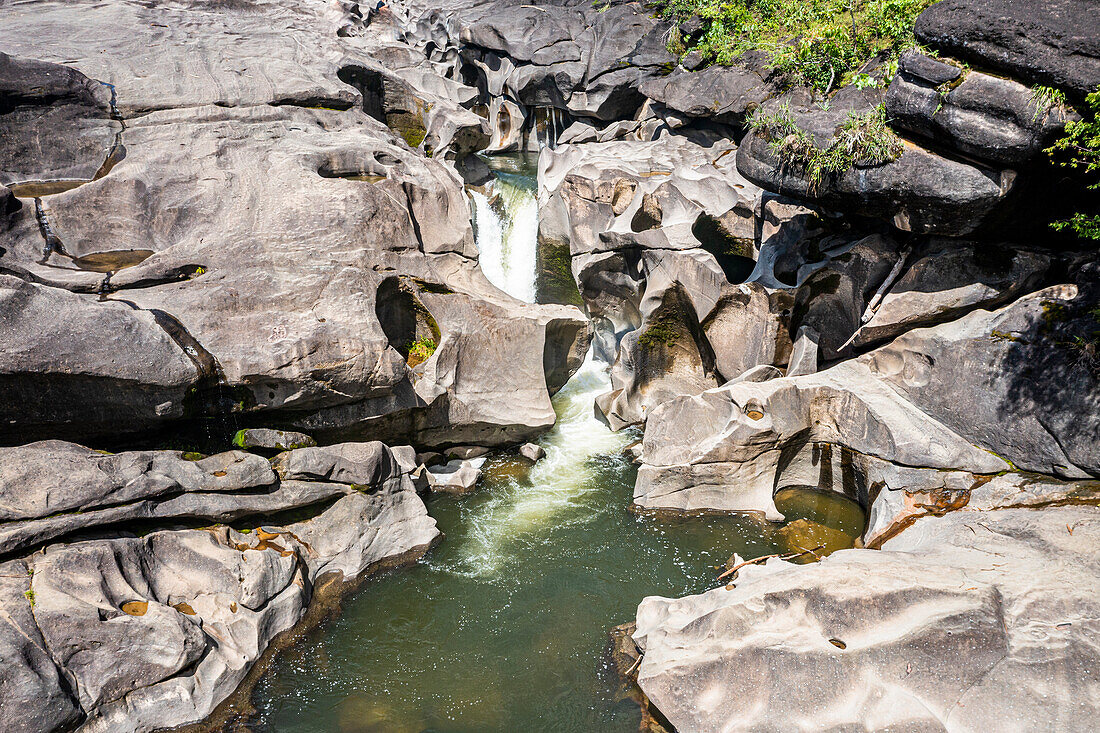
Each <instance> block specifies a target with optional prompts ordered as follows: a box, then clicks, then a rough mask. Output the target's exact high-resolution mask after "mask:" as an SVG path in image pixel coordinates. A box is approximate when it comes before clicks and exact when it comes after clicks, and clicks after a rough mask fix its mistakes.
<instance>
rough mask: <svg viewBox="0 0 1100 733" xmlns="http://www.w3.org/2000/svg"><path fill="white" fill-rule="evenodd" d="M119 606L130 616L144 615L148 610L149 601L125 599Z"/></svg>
mask: <svg viewBox="0 0 1100 733" xmlns="http://www.w3.org/2000/svg"><path fill="white" fill-rule="evenodd" d="M120 608H121V609H122V612H123V613H125V614H129V615H130V616H144V615H145V613H146V612H147V611H148V610H149V601H126V602H125V603H123V604H122V605H121V606H120Z"/></svg>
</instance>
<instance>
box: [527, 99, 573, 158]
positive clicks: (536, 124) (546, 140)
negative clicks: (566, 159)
mask: <svg viewBox="0 0 1100 733" xmlns="http://www.w3.org/2000/svg"><path fill="white" fill-rule="evenodd" d="M567 122H568V120H567V118H566V113H565V111H564V110H561V109H558V108H557V107H536V108H535V109H534V111H533V113H532V115H531V121H530V125H531V134H532V135H533V136H534V139H535V147H536V149H538V150H542V149H543V148H550V149H551V150H553V149H555V148H557V147H558V138H559V137H560V136H561V134H562V132H563V131H564V130H565V126H566V123H567Z"/></svg>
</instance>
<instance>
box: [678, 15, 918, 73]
mask: <svg viewBox="0 0 1100 733" xmlns="http://www.w3.org/2000/svg"><path fill="white" fill-rule="evenodd" d="M932 1H933V0H755V1H753V0H725V1H724V2H723V1H720V0H663V1H662V3H661V5H660V7H661V12H662V14H663V15H665V16H666V17H669V18H673V19H675V20H677V21H680V20H684V19H686V18H689V17H691V16H692V15H698V16H699V17H700V18H701V19H702V20H703V34H702V36H701V37H700V38H699V39H698V40H697V41H696V42H695V43H694V44H689V45H685V46H683V50H684V52H687V51H692V50H697V51H699V52H701V53H702V54H703V55H704V57H706V58H707V59H708V60H710V61H712V62H714V63H718V64H732V63H734V62H735V61H736V60H737V58H738V57H739V56H740V55H741V54H743V53H745V52H746V51H751V50H755V49H760V50H763V51H765V52H767V53H768V56H769V61H770V63H771V65H772V67H773V68H776V69H779V70H780V71H782V72H784V73H785V74H786V75H787V76H788V77H789V78H790V80H791V81H792V82H794V83H797V84H805V85H808V86H812V87H815V88H817V89H821V90H830V89H833V88H835V87H836V86H839V85H840V84H841V83H842V82H844V81H845V80H846V79H847V78H848V77H849V76H854V75H855V74H856V73H858V72H859V71H861V70H862V68H863V67H864V66H866V65H867V64H868V62H869V61H871V60H872V59H875V58H876V57H878V58H880V59H881V60H889V59H890V58H896V57H897V55H898V54H900V53H901V51H903V50H905V49H906V48H909V47H911V46H914V45H915V44H916V42H915V40H914V39H913V22H914V21H915V20H916V17H917V15H918V14H919V13H920V12H921V11H922V10H924V8H926V7H928V6H929V5H931V4H932Z"/></svg>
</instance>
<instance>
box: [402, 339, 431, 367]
mask: <svg viewBox="0 0 1100 733" xmlns="http://www.w3.org/2000/svg"><path fill="white" fill-rule="evenodd" d="M406 348H407V349H408V352H409V355H408V357H407V359H406V361H408V363H409V366H410V367H414V366H416V365H418V364H423V363H424V362H426V361H427V360H428V359H430V358H432V354H434V353H435V349H436V343H435V339H433V338H432V337H430V336H425V337H424V338H421V339H417V340H416V341H412V342H410V343H409V344H408V346H407V347H406Z"/></svg>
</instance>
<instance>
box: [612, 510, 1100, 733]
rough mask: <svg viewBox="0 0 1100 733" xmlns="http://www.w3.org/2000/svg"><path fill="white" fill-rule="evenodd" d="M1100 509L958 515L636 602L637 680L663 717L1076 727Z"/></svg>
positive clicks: (1084, 711)
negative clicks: (809, 713) (705, 588)
mask: <svg viewBox="0 0 1100 733" xmlns="http://www.w3.org/2000/svg"><path fill="white" fill-rule="evenodd" d="M1098 519H1100V512H1098V510H1097V509H1096V508H1095V507H1061V508H1052V509H1047V510H1044V511H1042V512H1035V511H1032V510H1020V509H1009V510H1001V511H991V512H983V513H981V514H975V513H963V512H955V513H952V514H949V515H947V516H945V517H942V518H928V519H922V520H920V521H919V522H918V523H917V524H916V525H914V526H913V527H912V528H910V529H908V530H906V531H905V532H904V533H903V534H902V535H901V536H900V537H898V538H896V539H894V540H891V541H889V542H887V543H886V544H885V545H884V546H883V549H882V551H872V550H843V551H839V552H835V553H833V554H832V555H831V556H830V557H828V558H826V559H825V560H822V561H821V562H819V563H816V564H812V565H805V566H794V565H790V564H787V563H783V562H781V561H776V560H771V561H769V562H768V563H767V564H766V565H763V566H759V565H758V566H749V567H746V568H743V569H741V570H740V571H739V572H738V575H737V578H736V579H735V582H734V584H733V585H734V588H733V589H732V590H727V589H726V588H717V589H715V590H712V591H709V592H707V593H704V594H701V595H696V596H689V597H687V598H682V599H676V600H673V599H665V598H657V597H652V598H647V599H645V600H644V601H643V602H642V604H641V605H640V606H639V609H638V617H637V625H638V628H637V631H636V632H635V633H634V640H635V641H636V642H637V643H638V645H639V646H640V647H642V648H643V649H644V656H643V657H642V663H641V666H640V669H639V672H638V683H639V685H640V686H641V688H642V690H643V691H644V692H645V694H646V695H647V696H648V698H649V699H650V701H651V702H652V704H653V705H654V706H656V707H657V708H658V709H659V710H660V711H661V712H662V713H663V714H664V715H665V716H666V717H667V718H668V720H669V721H670V723H671V724H672V725H673V726H674V727H675V728H676V730H719V729H726V728H730V729H740V728H745V729H749V728H752V729H770V728H785V727H789V726H790V725H791V722H792V721H798V720H801V719H802V715H803V714H804V713H805V711H806V710H813V711H815V722H814V723H813V727H815V728H818V729H820V728H822V727H823V725H824V727H825V728H826V729H829V730H842V729H847V728H851V727H859V726H866V725H868V722H869V721H874V723H873V725H875V726H881V727H893V728H899V729H901V728H904V729H935V730H940V729H945V728H946V729H955V728H958V729H960V730H970V729H978V728H981V727H982V726H984V725H986V724H987V722H988V721H989V720H1012V721H1019V722H1020V723H1021V725H1023V726H1024V727H1027V728H1034V729H1043V728H1049V727H1051V726H1054V727H1058V726H1060V725H1066V724H1068V725H1069V727H1070V728H1076V727H1085V728H1087V727H1088V726H1089V722H1088V721H1089V720H1091V718H1092V716H1093V715H1094V713H1095V710H1094V709H1093V706H1092V705H1091V704H1090V703H1088V702H1086V701H1088V700H1091V699H1092V696H1093V695H1094V694H1095V690H1096V680H1095V676H1094V675H1093V674H1092V673H1091V671H1087V670H1091V669H1092V667H1091V665H1092V660H1093V659H1094V658H1095V656H1096V654H1097V653H1098V651H1100V650H1098V649H1097V645H1096V630H1095V628H1094V626H1095V622H1094V621H1093V620H1092V619H1093V618H1094V617H1095V616H1096V614H1097V608H1096V599H1095V598H1094V597H1093V596H1092V595H1091V594H1090V593H1088V592H1086V591H1085V590H1084V589H1086V588H1091V587H1092V586H1094V585H1095V584H1096V582H1097V578H1096V572H1097V571H1096V568H1097V547H1098V546H1100V545H1098V544H1097V540H1098V539H1100V538H1098V537H1097V530H1098V529H1100V522H1098ZM1067 528H1069V529H1067ZM990 557H995V558H996V560H997V561H996V562H992V563H991V562H990ZM761 628H768V629H769V630H770V631H769V633H768V634H765V635H761V634H760V633H759V631H760V629H761ZM1037 634H1038V635H1041V637H1042V641H1041V642H1037V641H1036V639H1037ZM776 639H783V640H784V641H783V642H782V643H777V642H776ZM1051 679H1057V680H1059V681H1060V682H1059V684H1058V685H1056V686H1055V687H1053V688H1052V687H1051V686H1050V683H1049V681H1050V680H1051ZM945 680H950V681H951V682H950V684H944V681H945ZM746 700H755V701H759V704H757V705H746V704H744V703H745V701H746ZM823 721H824V723H823Z"/></svg>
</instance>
